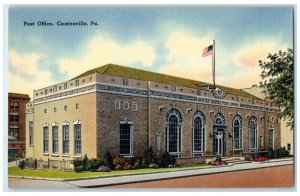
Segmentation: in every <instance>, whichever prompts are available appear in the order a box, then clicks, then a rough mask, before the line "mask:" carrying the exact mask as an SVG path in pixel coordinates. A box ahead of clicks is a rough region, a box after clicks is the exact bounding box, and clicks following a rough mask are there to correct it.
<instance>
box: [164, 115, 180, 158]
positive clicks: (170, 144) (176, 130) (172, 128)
mask: <svg viewBox="0 0 300 196" xmlns="http://www.w3.org/2000/svg"><path fill="white" fill-rule="evenodd" d="M181 124H182V117H181V114H180V112H179V111H178V110H176V109H171V110H170V111H169V112H168V113H167V118H166V148H167V151H168V152H169V153H180V152H181V139H182V138H181Z"/></svg>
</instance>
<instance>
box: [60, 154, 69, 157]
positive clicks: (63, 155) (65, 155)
mask: <svg viewBox="0 0 300 196" xmlns="http://www.w3.org/2000/svg"><path fill="white" fill-rule="evenodd" d="M61 156H62V157H70V154H62V155H61Z"/></svg>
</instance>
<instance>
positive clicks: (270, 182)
mask: <svg viewBox="0 0 300 196" xmlns="http://www.w3.org/2000/svg"><path fill="white" fill-rule="evenodd" d="M293 173H294V171H293V165H287V166H278V167H270V168H262V169H252V170H243V171H234V172H225V173H219V174H210V175H201V176H192V177H183V178H175V179H168V180H159V181H150V182H143V183H132V184H122V185H115V186H109V187H105V188H268V187H278V188H279V187H281V188H283V187H285V188H291V187H293V184H294V174H293Z"/></svg>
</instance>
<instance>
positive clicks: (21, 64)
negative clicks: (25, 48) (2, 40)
mask: <svg viewBox="0 0 300 196" xmlns="http://www.w3.org/2000/svg"><path fill="white" fill-rule="evenodd" d="M8 55H9V64H10V66H14V67H17V68H18V69H19V70H21V71H23V72H25V73H34V72H36V71H37V68H38V61H39V60H40V58H41V57H40V55H38V54H37V53H29V54H19V53H18V52H16V51H15V50H13V49H12V50H10V51H9V53H8Z"/></svg>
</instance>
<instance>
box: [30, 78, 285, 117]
mask: <svg viewBox="0 0 300 196" xmlns="http://www.w3.org/2000/svg"><path fill="white" fill-rule="evenodd" d="M91 92H105V93H114V94H125V95H133V96H141V97H151V98H161V99H169V100H177V101H178V100H179V101H187V102H195V103H202V104H211V105H219V106H226V107H234V108H244V109H251V110H261V111H269V112H277V113H279V112H280V108H278V107H269V106H264V105H258V104H250V103H249V104H245V103H240V102H237V101H229V100H221V99H217V98H209V97H203V96H197V95H190V94H184V93H177V92H169V91H163V90H157V89H146V88H134V87H130V86H119V85H113V84H105V83H99V82H97V83H93V84H89V85H87V86H80V87H78V88H74V89H71V90H70V89H69V90H65V91H64V92H59V93H56V94H51V95H47V96H43V97H40V98H36V99H35V100H34V104H40V103H44V102H48V101H54V100H59V99H63V98H66V97H73V96H78V95H82V94H86V93H91ZM28 112H29V111H28Z"/></svg>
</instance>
